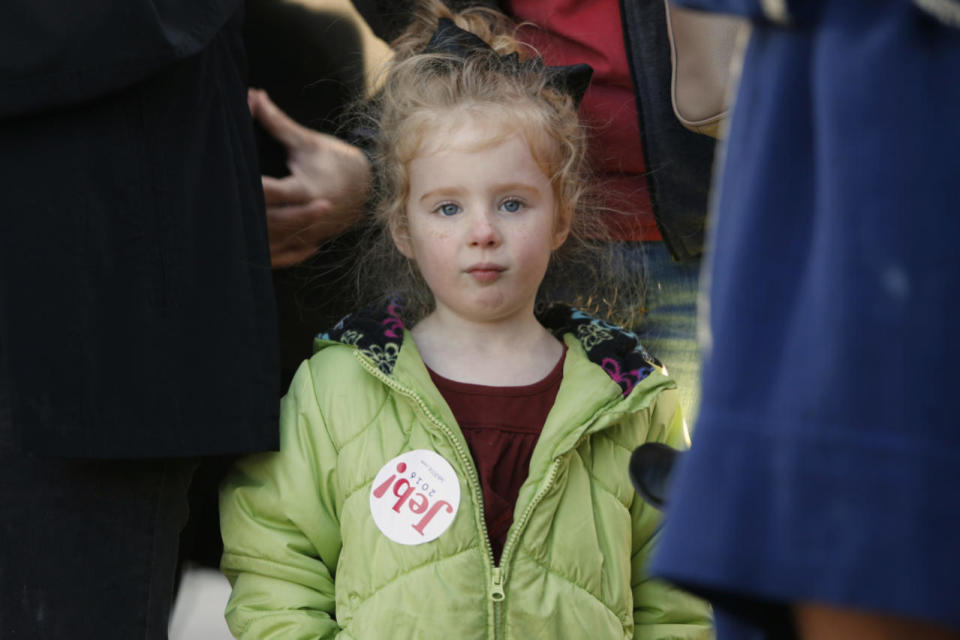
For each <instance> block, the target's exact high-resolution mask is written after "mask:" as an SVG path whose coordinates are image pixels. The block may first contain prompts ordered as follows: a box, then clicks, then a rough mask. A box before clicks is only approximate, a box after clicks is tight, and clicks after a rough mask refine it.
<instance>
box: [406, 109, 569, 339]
mask: <svg viewBox="0 0 960 640" xmlns="http://www.w3.org/2000/svg"><path fill="white" fill-rule="evenodd" d="M499 133H500V130H499V129H497V128H496V127H491V126H489V125H487V126H485V123H483V122H482V121H476V120H475V121H473V122H470V123H468V124H465V125H464V126H460V127H458V128H456V129H453V130H451V129H450V128H449V127H438V128H437V129H436V133H433V134H431V135H428V136H427V138H426V139H425V140H424V141H423V144H422V145H421V147H420V149H421V151H420V153H419V155H417V156H416V157H415V158H414V159H413V160H411V161H410V163H409V165H408V167H407V169H408V176H409V181H410V185H409V186H410V189H409V196H408V198H407V203H406V213H407V228H406V230H405V231H396V230H395V231H394V234H393V235H394V242H396V244H397V247H398V248H399V250H400V251H401V252H402V253H403V254H404V255H405V256H407V257H408V258H410V259H412V260H414V261H416V264H417V267H418V268H419V270H420V272H421V274H422V275H423V277H424V280H426V282H427V286H429V287H430V291H431V292H432V293H433V295H434V298H435V300H436V305H437V308H436V313H438V314H453V315H454V316H457V317H459V318H462V319H465V320H469V321H474V322H498V321H503V320H509V319H514V318H517V317H521V316H522V314H530V316H531V317H532V314H533V305H534V300H535V298H536V294H537V289H538V288H539V286H540V282H541V281H542V280H543V276H544V273H545V272H546V269H547V263H548V262H549V260H550V255H551V253H552V252H553V251H554V250H555V249H556V248H558V247H559V246H560V245H561V244H563V241H564V240H565V239H566V237H567V233H568V231H569V224H567V222H566V221H561V220H560V219H559V216H558V215H557V206H556V202H555V200H554V194H553V188H552V186H551V184H550V180H549V178H548V177H547V176H546V175H545V174H544V172H543V170H542V169H541V168H540V166H539V165H538V164H537V162H536V161H535V160H534V158H533V155H532V154H531V152H530V148H529V146H528V144H527V142H526V141H525V139H524V138H523V137H522V136H521V135H520V134H519V133H516V134H512V135H508V136H504V137H502V140H501V141H499V142H496V143H494V144H485V143H486V142H487V141H489V140H491V139H494V140H495V139H496V138H497V137H498V136H497V134H499Z"/></svg>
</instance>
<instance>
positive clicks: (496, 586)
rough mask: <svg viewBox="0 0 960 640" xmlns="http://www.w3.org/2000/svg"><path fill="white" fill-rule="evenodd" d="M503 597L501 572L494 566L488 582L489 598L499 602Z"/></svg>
mask: <svg viewBox="0 0 960 640" xmlns="http://www.w3.org/2000/svg"><path fill="white" fill-rule="evenodd" d="M505 597H506V596H505V595H504V593H503V573H502V572H501V570H500V567H494V568H493V576H492V579H491V584H490V599H491V600H493V601H494V602H501V601H502V600H503V599H504V598H505Z"/></svg>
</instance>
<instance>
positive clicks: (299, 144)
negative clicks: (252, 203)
mask: <svg viewBox="0 0 960 640" xmlns="http://www.w3.org/2000/svg"><path fill="white" fill-rule="evenodd" d="M247 102H248V104H249V105H250V113H251V114H252V115H253V117H254V119H256V120H257V121H258V122H259V123H260V124H261V125H263V127H264V128H265V129H266V130H267V131H268V132H269V133H270V135H272V136H273V137H274V138H276V139H277V140H278V141H279V142H281V143H282V144H283V145H284V147H286V149H287V166H288V167H289V169H290V175H289V176H287V177H285V178H272V177H270V176H262V181H263V195H264V198H265V199H266V204H267V232H268V234H269V237H270V263H271V265H272V266H273V267H274V268H276V267H287V266H291V265H294V264H297V263H299V262H303V261H304V260H306V259H307V258H309V257H310V256H312V255H313V254H314V253H316V252H317V250H318V248H319V245H320V243H321V242H323V241H324V240H327V239H329V238H332V237H334V236H336V235H339V234H340V233H342V232H344V231H345V230H346V229H347V228H349V227H350V226H351V225H352V224H354V223H355V222H356V221H357V220H358V219H359V218H360V216H361V215H362V213H363V206H364V204H365V202H366V200H367V195H368V193H369V191H370V163H369V161H368V160H367V157H366V155H364V153H363V152H362V151H361V150H360V149H358V148H357V147H354V146H353V145H351V144H348V143H346V142H344V141H342V140H340V139H338V138H335V137H333V136H329V135H327V134H324V133H320V132H319V131H314V130H312V129H308V128H307V127H304V126H302V125H300V124H298V123H297V122H295V121H294V120H293V119H291V118H290V117H289V116H288V115H287V114H286V113H284V112H283V111H282V110H280V108H279V107H277V105H275V104H274V103H273V101H272V100H270V98H269V97H268V96H267V93H266V92H265V91H261V90H259V89H250V90H249V92H248V94H247Z"/></svg>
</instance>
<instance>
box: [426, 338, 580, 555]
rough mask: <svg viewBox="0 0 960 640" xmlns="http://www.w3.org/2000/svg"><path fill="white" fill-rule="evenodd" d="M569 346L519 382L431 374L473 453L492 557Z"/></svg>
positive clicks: (503, 539)
mask: <svg viewBox="0 0 960 640" xmlns="http://www.w3.org/2000/svg"><path fill="white" fill-rule="evenodd" d="M566 355H567V348H566V345H564V348H563V355H562V356H561V357H560V360H559V361H558V362H557V364H556V366H555V367H554V368H553V370H552V371H551V372H550V373H549V374H547V377H545V378H544V379H543V380H540V381H539V382H535V383H533V384H528V385H523V386H519V387H489V386H486V385H480V384H466V383H464V382H456V381H454V380H449V379H447V378H444V377H442V376H439V375H437V374H436V373H435V372H434V371H432V370H431V369H430V368H429V367H427V371H429V372H430V377H431V378H433V382H434V384H435V385H437V389H439V390H440V394H441V395H442V396H443V399H444V400H446V401H447V404H448V405H449V406H450V410H451V411H453V416H454V417H455V418H456V419H457V424H459V425H460V430H461V431H462V432H463V435H464V437H465V438H466V440H467V445H469V447H470V453H471V454H473V460H474V462H475V463H476V465H477V472H478V473H479V474H480V486H481V488H482V489H483V506H484V509H483V515H484V518H485V519H486V522H487V532H488V533H489V534H490V544H491V545H492V547H493V557H494V560H495V561H496V562H497V563H499V562H500V553H501V552H502V551H503V545H504V544H505V543H506V541H507V530H508V529H509V528H510V524H511V523H512V522H513V507H514V505H515V504H516V502H517V494H518V493H519V492H520V485H522V484H523V482H524V480H526V479H527V475H528V473H529V471H530V456H531V455H532V454H533V448H534V446H535V445H536V444H537V439H538V438H539V437H540V431H541V430H542V429H543V423H544V422H546V420H547V414H548V413H550V409H552V408H553V403H554V401H555V400H556V399H557V391H559V389H560V381H561V380H562V379H563V362H564V360H565V359H566Z"/></svg>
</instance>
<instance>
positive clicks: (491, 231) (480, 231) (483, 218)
mask: <svg viewBox="0 0 960 640" xmlns="http://www.w3.org/2000/svg"><path fill="white" fill-rule="evenodd" d="M493 215H494V214H491V213H488V212H482V213H478V214H477V215H475V216H472V217H473V220H472V221H471V223H472V224H471V227H470V237H469V243H470V246H471V247H477V248H481V249H490V248H493V247H496V246H499V244H500V242H501V241H502V236H501V235H500V230H499V229H498V228H497V224H496V221H495V220H494V219H493Z"/></svg>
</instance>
